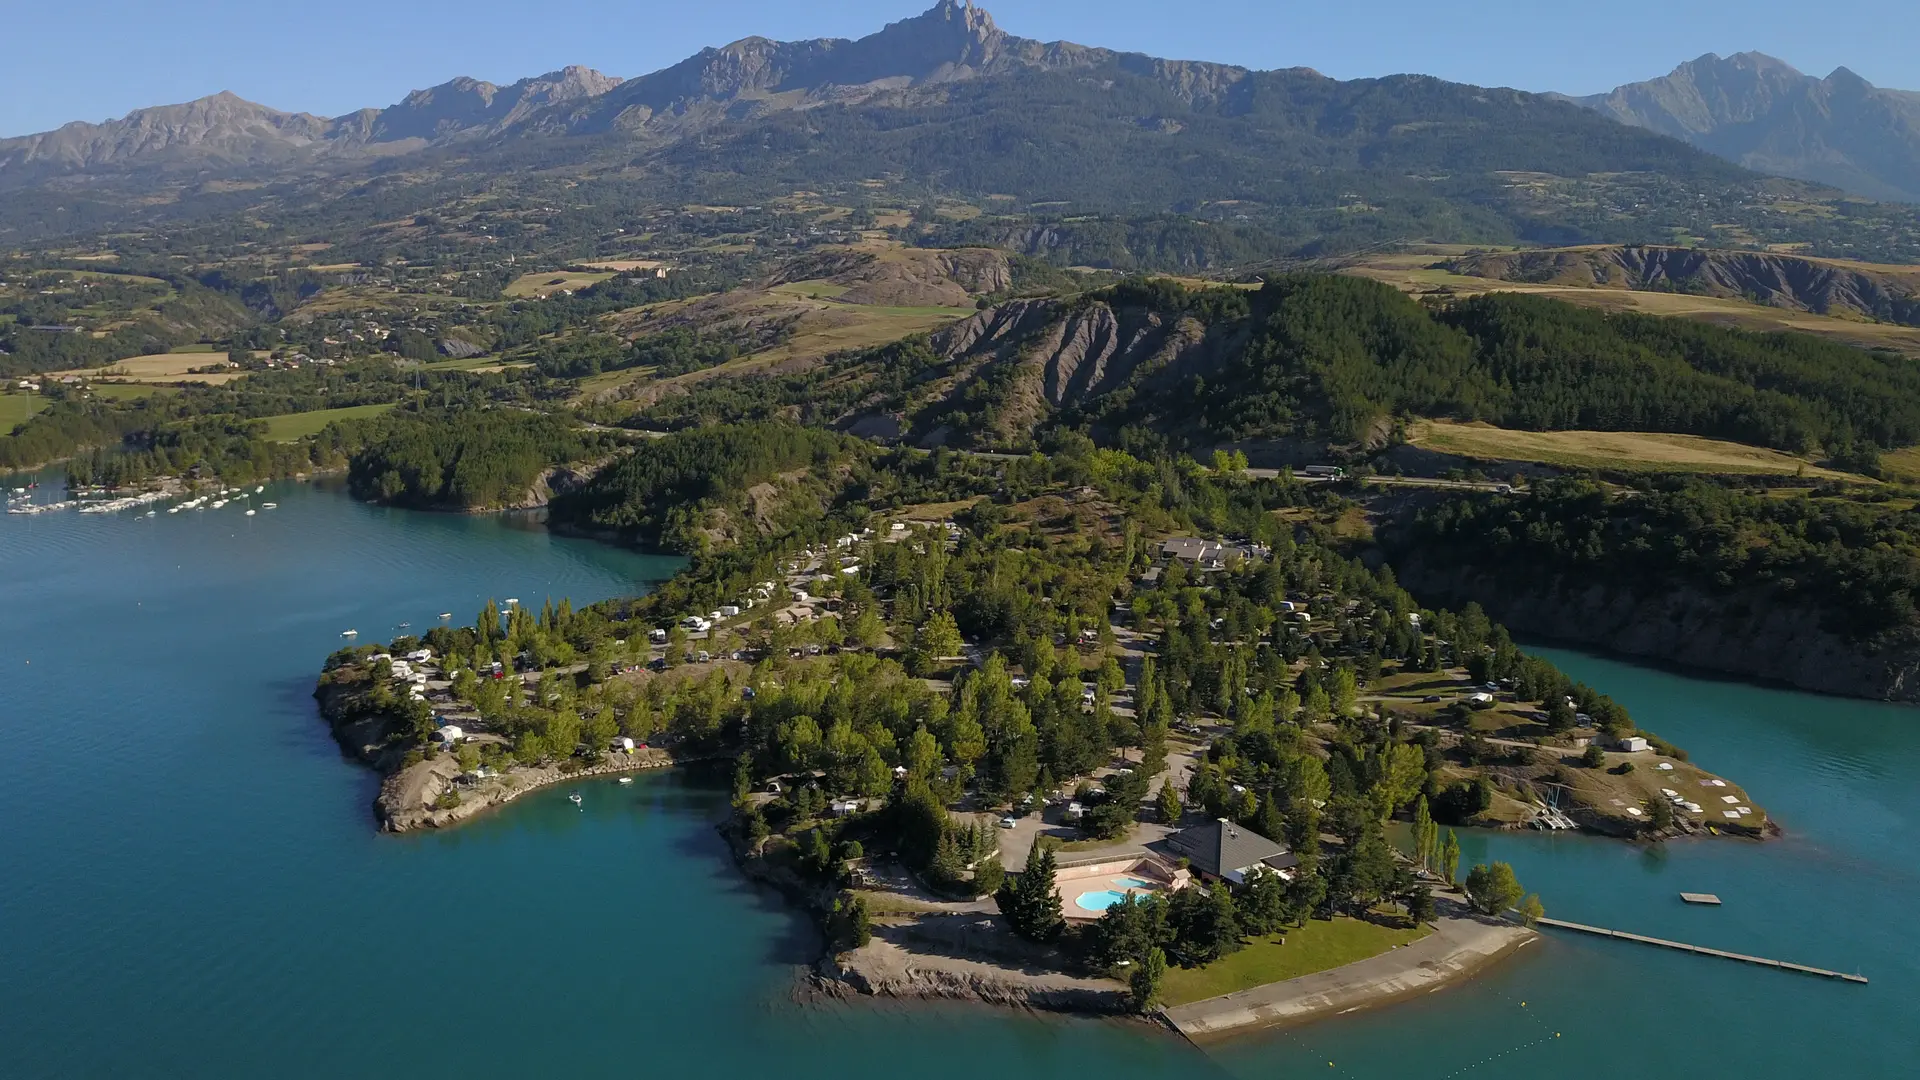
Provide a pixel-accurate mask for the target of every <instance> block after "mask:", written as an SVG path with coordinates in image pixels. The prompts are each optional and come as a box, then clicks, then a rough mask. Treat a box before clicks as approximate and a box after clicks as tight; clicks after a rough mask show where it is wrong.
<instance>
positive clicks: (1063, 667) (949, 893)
mask: <svg viewBox="0 0 1920 1080" xmlns="http://www.w3.org/2000/svg"><path fill="white" fill-rule="evenodd" d="M708 455H713V456H715V457H716V459H724V462H738V461H740V460H742V459H744V460H747V461H751V462H753V465H752V466H751V467H750V468H749V469H747V470H746V471H745V472H738V471H737V467H736V466H729V465H728V464H725V463H724V462H721V461H718V460H716V462H715V464H714V470H715V475H716V476H719V477H724V478H725V480H724V482H721V481H716V485H717V490H709V491H708V492H707V497H706V498H705V499H703V500H702V501H701V502H700V503H698V504H697V505H688V504H686V503H680V504H677V505H676V504H675V503H673V502H672V500H671V499H670V498H668V497H665V496H663V495H662V493H661V491H659V490H656V485H660V484H664V483H666V482H668V480H671V479H674V478H677V477H678V476H679V475H681V474H680V473H678V472H674V471H673V470H674V469H681V470H684V469H687V468H690V467H692V466H693V465H694V464H696V463H697V462H698V461H699V460H700V459H702V458H703V457H706V456H708ZM1158 477H1159V474H1158V473H1157V472H1156V471H1155V470H1154V469H1152V467H1150V466H1148V465H1147V464H1146V463H1145V462H1142V461H1139V460H1136V459H1133V458H1131V457H1129V456H1128V455H1126V454H1124V453H1121V452H1118V451H1112V450H1094V449H1092V448H1090V447H1068V448H1066V452H1064V453H1061V454H1057V455H1056V456H1054V457H1053V458H1050V459H1041V458H1032V459H998V458H986V457H979V456H967V455H941V456H929V455H926V454H923V453H917V452H913V451H907V450H894V451H883V450H879V449H877V448H874V447H873V446H871V445H870V444H866V443H862V442H860V441H859V440H854V439H846V438H841V437H838V436H831V435H827V434H824V433H819V432H806V431H803V430H801V429H796V428H788V427H785V426H784V425H778V424H769V425H758V426H754V425H748V426H742V427H736V428H728V429H716V430H707V431H696V432H689V433H686V434H682V435H673V436H668V437H666V438H663V439H659V440H655V441H652V442H648V443H645V444H643V445H641V446H639V447H637V448H636V449H635V450H634V451H633V452H632V453H631V454H630V455H629V456H628V457H626V458H623V459H621V460H620V461H619V462H618V463H616V464H614V465H611V466H608V467H607V468H606V469H604V470H603V471H602V472H601V473H600V474H599V475H597V476H596V477H594V478H592V479H590V480H588V481H587V482H586V483H585V484H584V485H583V486H582V487H580V488H579V489H578V490H577V491H575V492H573V493H570V494H568V495H565V496H562V497H560V498H558V499H556V500H555V502H554V503H553V505H552V507H551V508H550V512H551V514H552V515H553V519H554V520H553V523H554V524H555V525H556V526H557V527H562V528H580V529H589V530H598V531H601V532H602V533H603V534H610V535H611V536H612V538H625V539H636V538H641V537H645V538H648V539H653V540H656V541H657V540H658V539H660V538H662V537H674V536H680V537H685V536H688V535H694V536H701V537H707V538H709V541H710V538H711V537H712V536H713V535H714V534H715V532H716V531H717V530H719V529H723V528H724V529H725V530H726V532H725V537H724V538H725V542H724V543H718V544H715V543H711V542H708V543H706V544H704V545H702V546H701V548H699V549H698V550H697V552H696V554H695V555H694V556H693V558H692V559H691V561H690V563H689V565H688V566H687V568H686V569H685V570H684V571H682V572H681V573H680V574H679V575H677V576H676V577H675V578H674V579H672V580H670V581H668V582H666V583H664V584H663V585H662V587H660V588H659V589H657V590H656V591H654V592H652V593H650V594H648V595H646V596H643V597H640V598H637V599H633V600H628V601H619V602H611V603H607V604H601V605H595V606H593V607H590V608H587V609H583V610H579V611H576V610H573V609H572V608H571V606H570V605H569V604H567V603H566V602H565V601H561V602H558V603H557V604H556V603H554V602H552V601H547V602H546V603H545V604H544V605H543V606H542V608H541V609H540V610H538V611H535V610H533V609H531V608H529V607H527V606H524V605H522V604H520V603H517V602H509V603H508V604H506V605H505V606H504V607H502V606H497V605H494V604H491V603H490V604H489V605H488V607H487V608H486V609H485V610H484V611H482V612H481V613H480V615H479V617H478V618H477V619H476V620H475V622H474V624H473V625H466V626H454V625H442V626H438V627H435V628H434V629H432V630H431V631H429V632H427V633H426V634H424V635H422V636H420V637H419V638H409V639H404V640H399V641H395V642H393V643H391V644H389V645H386V646H380V645H372V644H369V645H359V646H354V647H349V648H346V649H343V650H341V651H339V652H337V653H336V654H335V655H334V656H333V657H332V658H330V659H329V661H328V664H327V668H326V671H325V672H324V673H323V675H322V677H321V681H320V686H319V687H318V689H317V691H316V695H317V697H318V698H319V699H320V702H321V707H322V712H323V714H324V715H325V716H326V717H327V719H328V720H329V722H330V723H331V724H332V726H333V730H334V732H335V735H336V737H338V738H339V739H340V741H341V743H342V745H343V746H344V747H346V748H347V749H348V750H349V751H350V752H352V753H354V754H355V755H357V756H358V757H360V758H361V759H362V760H364V761H366V762H367V763H368V764H370V765H372V766H374V767H375V768H378V769H380V770H381V771H382V772H383V773H385V774H386V780H385V782H384V783H383V785H382V788H381V792H380V795H379V797H378V800H377V806H376V812H377V814H378V816H379V818H380V820H381V822H382V824H383V826H384V827H385V828H387V829H390V830H395V831H400V830H406V829H412V828H421V827H442V826H447V825H452V824H455V823H457V822H459V821H461V820H464V819H466V818H467V817H470V816H471V815H472V814H474V813H478V812H480V811H482V810H484V809H486V808H487V807H490V806H494V805H498V804H500V803H503V802H506V801H510V800H511V799H512V798H515V797H517V796H518V795H519V794H521V793H524V792H526V791H529V790H533V789H535V788H537V787H539V786H541V785H545V784H552V783H558V782H562V781H573V780H577V779H578V778H582V777H588V776H593V775H600V774H605V773H611V772H624V771H631V770H638V769H646V768H656V767H661V766H665V765H668V764H671V763H672V762H673V761H675V760H686V759H694V758H698V759H708V760H719V761H730V762H732V763H733V772H734V781H733V789H734V790H733V814H732V816H731V818H730V820H729V821H728V822H727V824H726V826H725V831H726V833H727V835H728V836H729V838H730V840H731V841H732V844H733V847H734V850H735V852H736V855H737V857H738V859H739V861H740V862H741V865H742V867H743V868H744V869H745V870H746V871H747V872H748V873H749V874H750V875H751V876H753V877H755V878H757V879H759V880H762V881H764V882H767V883H769V884H772V885H774V886H776V887H778V888H780V889H781V890H782V891H783V892H785V893H786V894H787V895H789V896H790V897H792V898H793V899H794V900H795V901H796V903H798V904H799V905H800V906H802V907H804V908H806V909H807V910H809V911H811V912H813V913H814V915H815V916H816V917H817V918H818V920H819V922H820V925H821V928H822V931H823V937H824V939H825V941H826V943H827V951H826V955H825V956H824V957H823V959H822V961H821V964H820V965H819V967H818V970H817V972H816V974H815V976H814V985H815V987H816V989H818V990H819V991H820V992H822V993H825V994H829V995H842V994H849V993H859V994H876V995H895V996H913V997H936V998H941V997H966V998H973V999H979V1000H985V1001H992V1002H1000V1003H1006V1004H1018V1005H1022V1006H1027V1007H1036V1008H1049V1009H1062V1010H1067V1011H1075V1012H1109V1013H1128V1012H1140V1011H1149V1010H1151V1011H1155V1012H1156V1014H1160V1015H1163V1016H1164V1018H1165V1019H1166V1020H1167V1022H1169V1023H1173V1024H1174V1025H1175V1026H1177V1027H1180V1028H1181V1030H1189V1029H1191V1031H1192V1032H1193V1033H1195V1034H1206V1033H1213V1032H1218V1031H1222V1030H1227V1029H1230V1028H1233V1027H1237V1026H1243V1025H1247V1024H1264V1023H1276V1022H1288V1021H1291V1020H1298V1019H1305V1018H1308V1017H1311V1016H1313V1015H1318V1014H1319V1013H1320V1012H1323V1011H1327V1010H1335V1011H1339V1010H1345V1009H1349V1008H1352V1007H1356V1006H1357V1005H1358V1004H1364V1003H1367V1002H1371V1001H1374V1000H1386V999H1390V998H1392V997H1395V996H1399V995H1402V994H1406V993H1410V992H1414V991H1415V990H1417V989H1421V988H1424V987H1426V986H1429V985H1432V984H1434V983H1436V982H1438V981H1444V980H1445V979H1449V978H1458V977H1462V976H1464V975H1467V974H1470V973H1471V972H1472V971H1474V970H1476V969H1477V968H1478V967H1480V966H1481V965H1483V964H1485V963H1487V962H1490V961H1492V960H1493V959H1496V958H1498V957H1500V956H1502V955H1505V954H1506V953H1508V952H1511V951H1513V950H1514V949H1516V948H1519V947H1520V946H1521V945H1523V944H1524V943H1525V942H1526V941H1527V940H1528V939H1529V938H1530V937H1531V931H1530V930H1528V929H1527V928H1526V927H1525V926H1524V925H1522V924H1521V923H1516V922H1513V921H1511V919H1512V915H1511V914H1510V913H1511V912H1513V911H1515V910H1517V911H1519V912H1522V913H1529V912H1531V913H1537V912H1538V911H1539V910H1540V904H1539V902H1538V900H1537V899H1535V898H1532V897H1529V896H1526V895H1525V893H1524V890H1523V889H1522V888H1521V887H1520V885H1519V883H1518V882H1516V881H1515V880H1514V879H1513V874H1512V871H1511V870H1510V869H1508V868H1506V867H1505V866H1504V865H1502V864H1494V865H1491V866H1476V867H1472V868H1466V867H1462V866H1460V865H1459V849H1458V844H1457V841H1456V840H1455V838H1454V836H1453V834H1452V833H1451V832H1450V831H1448V830H1449V829H1450V828H1452V827H1459V826H1465V825H1476V826H1492V827H1507V828H1520V827H1527V826H1532V827H1538V828H1567V829H1583V830H1588V831H1594V832H1600V833H1605V834H1608V835H1615V836H1623V837H1635V838H1640V839H1659V838H1661V837H1665V836H1675V835H1683V834H1689V833H1700V834H1702V835H1706V834H1723V835H1740V836H1750V837H1759V836H1764V835H1765V834H1766V833H1767V832H1768V831H1769V829H1770V828H1771V826H1770V825H1769V823H1768V821H1767V818H1766V815H1765V812H1764V811H1763V810H1761V809H1760V808H1758V807H1755V806H1753V805H1752V804H1751V802H1750V801H1749V800H1747V799H1746V797H1745V795H1744V793H1743V792H1741V791H1740V789H1739V788H1737V787H1735V786H1733V785H1732V784H1730V783H1729V782H1727V781H1725V780H1723V779H1722V778H1720V777H1717V776H1714V775H1712V774H1710V773H1708V772H1706V771H1704V770H1702V769H1700V768H1698V767H1697V766H1695V765H1693V764H1692V763H1690V762H1689V761H1688V760H1687V756H1686V754H1685V753H1684V751H1682V750H1680V749H1679V748H1677V747H1674V746H1671V745H1669V744H1667V743H1666V742H1664V741H1663V740H1660V739H1659V738H1658V737H1657V736H1655V735H1652V734H1651V733H1647V732H1642V731H1639V730H1637V728H1636V726H1635V725H1634V723H1633V721H1632V719H1631V717H1630V716H1629V715H1628V713H1627V711H1626V709H1625V708H1623V707H1622V706H1620V705H1619V704H1618V703H1617V702H1614V701H1612V700H1611V699H1609V698H1607V697H1606V696H1605V695H1603V694H1601V693H1599V692H1598V691H1596V690H1594V689H1592V688H1589V687H1586V686H1583V685H1580V684H1577V683H1574V682H1573V681H1571V680H1569V679H1568V678H1567V677H1566V676H1564V675H1563V674H1562V673H1560V672H1559V671H1558V670H1557V669H1556V668H1554V667H1553V666H1552V665H1551V664H1550V663H1548V662H1546V661H1544V660H1542V659H1540V658H1537V657H1532V656H1528V655H1527V654H1525V653H1524V652H1523V651H1522V650H1520V649H1519V648H1518V647H1516V646H1515V645H1514V643H1513V642H1512V641H1511V639H1510V638H1509V637H1508V636H1507V634H1506V632H1505V630H1503V629H1502V628H1501V627H1499V626H1498V625H1496V624H1494V623H1492V622H1491V621H1490V620H1489V619H1488V618H1487V617H1486V616H1485V615H1484V614H1483V613H1481V612H1480V610H1479V609H1478V608H1477V607H1476V606H1474V605H1471V604H1469V605H1468V606H1467V607H1466V608H1465V609H1463V610H1462V611H1460V612H1457V613H1456V612H1449V611H1436V610H1431V609H1425V608H1422V607H1421V606H1420V605H1419V604H1418V603H1417V602H1415V601H1414V599H1413V598H1412V597H1411V596H1409V595H1408V594H1407V593H1406V592H1405V591H1404V590H1402V589H1400V588H1399V587H1398V586H1397V585H1396V584H1395V583H1394V581H1393V577H1392V575H1391V573H1390V572H1388V571H1386V570H1384V569H1383V570H1370V569H1368V568H1367V567H1366V566H1365V565H1363V564H1362V563H1361V562H1359V561H1358V560H1357V559H1355V558H1354V557H1352V556H1351V555H1349V554H1347V553H1345V552H1344V551H1343V550H1342V549H1341V546H1340V545H1339V543H1338V542H1337V541H1336V540H1334V539H1333V538H1332V537H1330V536H1329V535H1328V534H1327V533H1325V532H1324V531H1322V530H1321V529H1320V528H1318V527H1317V526H1316V525H1315V524H1314V522H1316V521H1318V520H1320V519H1321V518H1323V517H1325V516H1326V515H1328V514H1333V515H1338V514H1340V513H1343V512H1344V510H1343V507H1344V506H1345V505H1346V504H1345V503H1344V501H1343V499H1342V497H1341V496H1339V495H1338V494H1336V493H1335V492H1333V491H1331V490H1330V489H1329V488H1328V487H1327V486H1326V485H1315V484H1309V483H1305V482H1302V481H1297V480H1294V479H1292V478H1290V477H1287V476H1280V477H1273V478H1256V477H1253V476H1250V475H1247V473H1246V472H1245V470H1244V469H1239V468H1236V467H1234V464H1233V462H1231V461H1230V460H1229V461H1222V462H1217V463H1216V465H1215V466H1213V467H1207V466H1200V465H1198V464H1194V463H1191V462H1189V463H1188V465H1187V466H1186V467H1185V468H1184V471H1183V472H1181V473H1180V474H1179V475H1178V480H1179V482H1180V483H1181V484H1182V485H1183V487H1184V489H1185V490H1186V492H1187V493H1188V496H1189V499H1188V501H1187V502H1186V503H1185V505H1183V506H1182V507H1180V508H1179V509H1178V511H1173V510H1169V509H1168V508H1167V507H1165V506H1164V505H1162V501H1163V500H1161V499H1159V497H1158V496H1157V494H1156V493H1155V491H1154V487H1155V484H1154V481H1155V480H1156V479H1157V478H1158ZM734 500H739V501H738V502H737V503H736V502H735V501H734ZM878 507H891V509H876V508H878ZM623 521H624V522H628V523H631V524H629V526H628V529H627V530H626V531H625V532H622V530H620V529H618V528H617V527H616V528H609V525H610V523H613V522H623ZM748 521H751V522H756V523H757V524H756V525H753V526H748V527H742V526H741V525H740V524H739V523H741V522H748ZM653 522H662V523H671V524H670V525H668V526H667V527H666V528H665V529H662V528H661V526H658V525H653V524H651V523H653ZM649 530H661V531H649ZM1395 818H1400V819H1402V820H1406V821H1411V822H1412V825H1413V839H1414V842H1413V845H1412V848H1411V850H1410V851H1398V850H1396V848H1395V846H1394V845H1393V844H1391V843H1389V841H1388V839H1387V831H1386V826H1387V824H1388V823H1389V822H1391V821H1393V820H1394V819H1395ZM1016 871H1017V872H1016ZM1522 917H1523V919H1524V918H1525V917H1526V916H1525V915H1523V916H1522ZM1334 969H1338V972H1337V973H1336V974H1326V973H1328V972H1332V971H1334ZM1275 987H1280V989H1275ZM1256 991H1257V992H1256ZM1215 999H1219V1000H1218V1001H1216V1000H1215ZM1162 1006H1166V1008H1165V1009H1164V1012H1162V1011H1161V1010H1162Z"/></svg>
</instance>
